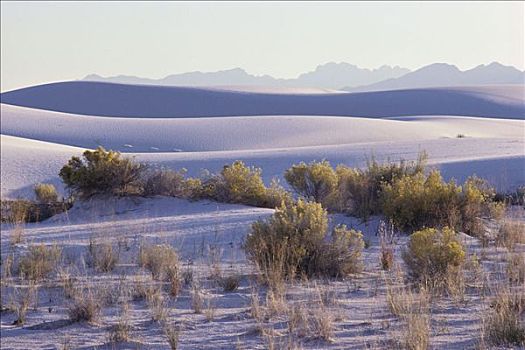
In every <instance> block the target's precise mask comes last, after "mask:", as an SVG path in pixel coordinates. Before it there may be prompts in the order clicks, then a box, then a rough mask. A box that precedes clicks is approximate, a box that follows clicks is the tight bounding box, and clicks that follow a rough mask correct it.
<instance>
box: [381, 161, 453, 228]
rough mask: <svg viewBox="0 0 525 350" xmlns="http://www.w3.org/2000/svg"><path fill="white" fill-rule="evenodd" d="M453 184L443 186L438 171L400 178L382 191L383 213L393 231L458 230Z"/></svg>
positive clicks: (384, 186) (385, 185)
mask: <svg viewBox="0 0 525 350" xmlns="http://www.w3.org/2000/svg"><path fill="white" fill-rule="evenodd" d="M460 191H461V188H460V187H459V186H457V185H456V184H455V183H454V182H453V181H451V182H449V183H445V182H444V181H443V179H442V177H441V174H440V173H439V172H438V171H432V172H431V173H430V174H429V175H428V177H426V176H425V175H424V174H422V173H418V174H416V175H415V176H403V177H401V178H399V179H397V180H396V181H394V182H393V183H392V184H388V183H385V184H384V185H383V189H382V201H383V213H384V214H385V216H386V217H387V218H389V219H390V220H391V221H392V222H393V223H394V224H395V226H396V227H399V228H401V229H403V230H417V229H420V228H423V227H425V226H426V227H436V226H437V227H443V226H449V227H454V228H455V227H457V226H458V224H459V222H460V211H459V193H460Z"/></svg>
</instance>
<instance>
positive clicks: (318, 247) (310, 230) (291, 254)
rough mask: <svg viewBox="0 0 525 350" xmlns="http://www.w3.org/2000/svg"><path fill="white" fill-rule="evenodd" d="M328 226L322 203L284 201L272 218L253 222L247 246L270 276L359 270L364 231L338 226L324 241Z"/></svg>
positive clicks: (342, 272) (250, 258)
mask: <svg viewBox="0 0 525 350" xmlns="http://www.w3.org/2000/svg"><path fill="white" fill-rule="evenodd" d="M327 229H328V217H327V213H326V210H324V209H323V208H322V206H321V204H319V203H315V202H306V201H304V200H299V201H298V202H297V203H288V204H286V203H283V205H282V206H281V207H279V208H277V209H276V212H275V213H274V215H273V216H272V217H270V218H269V219H267V220H266V221H257V222H255V223H253V224H252V228H251V232H250V233H249V235H248V237H247V238H246V242H245V245H244V249H245V251H246V254H247V256H248V259H249V260H250V261H252V262H254V263H255V264H256V266H257V267H258V268H259V270H260V271H261V272H262V273H263V274H265V275H266V277H267V278H269V277H271V275H273V276H275V275H282V276H283V277H288V278H293V277H294V276H296V275H306V276H314V275H320V276H345V275H347V274H349V273H352V272H357V271H358V270H359V269H360V264H359V260H360V255H361V250H362V248H363V246H364V242H363V239H362V236H361V234H360V233H359V232H356V231H354V230H347V229H346V227H344V226H339V227H336V228H335V229H334V231H333V232H332V234H331V236H330V240H329V241H325V237H326V236H327Z"/></svg>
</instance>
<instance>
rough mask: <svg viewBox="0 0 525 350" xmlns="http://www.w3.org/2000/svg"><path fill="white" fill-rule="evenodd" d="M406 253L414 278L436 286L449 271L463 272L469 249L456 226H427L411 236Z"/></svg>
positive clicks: (416, 280)
mask: <svg viewBox="0 0 525 350" xmlns="http://www.w3.org/2000/svg"><path fill="white" fill-rule="evenodd" d="M402 257H403V261H404V262H405V265H406V267H407V271H408V276H409V278H410V279H411V280H412V281H414V282H417V283H419V284H422V285H424V286H429V287H435V286H436V285H438V284H440V283H443V282H444V281H445V280H446V278H445V277H446V275H447V274H448V273H452V274H457V273H459V271H460V267H461V265H462V264H463V261H464V259H465V250H464V248H463V246H462V244H461V242H460V241H459V239H458V237H457V236H456V233H455V232H454V230H452V229H450V228H448V227H446V228H444V229H442V230H438V229H435V228H426V229H423V230H421V231H417V232H414V233H413V234H412V235H411V236H410V241H409V242H408V246H407V249H406V250H405V251H404V252H403V255H402Z"/></svg>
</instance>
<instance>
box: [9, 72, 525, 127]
mask: <svg viewBox="0 0 525 350" xmlns="http://www.w3.org/2000/svg"><path fill="white" fill-rule="evenodd" d="M508 89H509V90H515V89H521V90H522V91H523V87H522V86H516V87H513V88H511V87H509V88H508ZM511 94H512V95H513V96H516V95H517V94H516V93H515V92H514V93H511ZM1 102H2V103H6V104H11V105H17V106H23V107H32V108H39V109H46V110H52V111H59V112H68V113H75V114H83V115H98V116H112V117H145V118H146V117H150V118H151V117H154V118H172V117H216V116H253V115H334V116H356V117H392V116H410V115H462V116H482V117H493V118H512V119H525V104H524V99H523V98H517V99H515V98H508V99H506V98H497V99H495V98H494V96H493V95H492V94H491V93H490V91H489V92H487V91H485V92H483V91H479V90H478V91H476V92H475V93H472V92H470V91H469V90H468V89H461V88H436V89H431V88H428V89H413V90H397V91H379V92H363V93H348V94H346V93H344V94H342V93H337V94H268V93H250V92H235V91H220V90H214V89H206V88H186V87H165V86H146V85H123V84H112V83H100V82H88V81H70V82H61V83H52V84H46V85H39V86H33V87H29V88H24V89H19V90H15V91H10V92H6V93H3V94H2V95H1Z"/></svg>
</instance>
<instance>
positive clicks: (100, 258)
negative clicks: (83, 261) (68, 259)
mask: <svg viewBox="0 0 525 350" xmlns="http://www.w3.org/2000/svg"><path fill="white" fill-rule="evenodd" d="M88 254H89V255H88V257H89V259H88V261H89V263H90V265H91V266H93V268H95V270H97V271H99V272H111V271H113V269H114V268H115V266H116V265H117V263H118V260H119V256H118V252H116V251H115V250H114V249H113V245H112V244H111V242H102V243H96V242H94V241H93V240H90V242H89V246H88Z"/></svg>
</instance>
